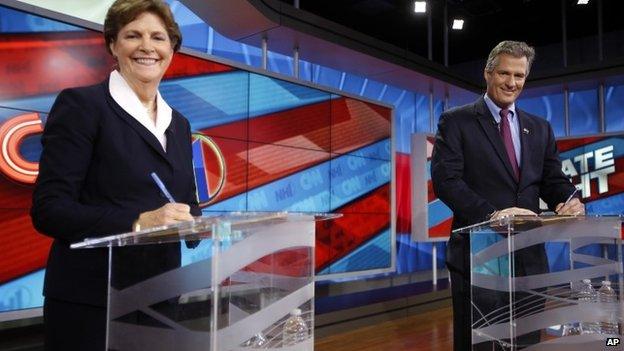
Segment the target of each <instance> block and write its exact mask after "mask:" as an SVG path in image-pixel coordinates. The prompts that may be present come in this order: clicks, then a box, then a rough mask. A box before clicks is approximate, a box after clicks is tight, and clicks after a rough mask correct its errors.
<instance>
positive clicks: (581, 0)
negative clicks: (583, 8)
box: [576, 0, 589, 5]
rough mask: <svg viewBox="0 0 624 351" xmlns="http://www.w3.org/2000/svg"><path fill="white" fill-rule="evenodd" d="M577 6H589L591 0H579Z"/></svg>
mask: <svg viewBox="0 0 624 351" xmlns="http://www.w3.org/2000/svg"><path fill="white" fill-rule="evenodd" d="M576 4H577V5H587V4H589V0H578V2H577V3H576Z"/></svg>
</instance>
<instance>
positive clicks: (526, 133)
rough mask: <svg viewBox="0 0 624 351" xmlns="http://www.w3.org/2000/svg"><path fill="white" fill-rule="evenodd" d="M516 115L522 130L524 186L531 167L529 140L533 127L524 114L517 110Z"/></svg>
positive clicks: (521, 167)
mask: <svg viewBox="0 0 624 351" xmlns="http://www.w3.org/2000/svg"><path fill="white" fill-rule="evenodd" d="M516 113H517V114H518V127H519V129H520V159H521V161H520V182H519V183H520V185H522V183H523V182H522V181H523V180H524V179H525V176H524V175H525V174H528V172H527V171H528V167H529V166H530V165H531V162H530V160H529V144H530V142H529V138H530V137H531V129H532V126H531V124H530V121H529V119H528V118H527V117H526V115H525V114H524V112H522V111H520V110H519V109H518V108H516Z"/></svg>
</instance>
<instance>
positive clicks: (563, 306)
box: [455, 216, 624, 351]
mask: <svg viewBox="0 0 624 351" xmlns="http://www.w3.org/2000/svg"><path fill="white" fill-rule="evenodd" d="M455 233H459V234H460V235H469V236H470V283H471V286H470V289H471V291H470V293H471V304H472V306H471V309H472V311H471V313H472V326H471V327H472V350H520V349H522V350H527V351H529V350H566V351H574V350H583V351H588V350H603V349H613V350H621V349H622V345H621V343H619V344H618V341H615V339H614V338H618V337H619V336H620V334H621V331H622V330H621V328H622V316H623V313H622V309H623V307H624V305H623V304H622V301H623V300H622V291H623V290H622V284H623V280H622V272H623V270H622V242H621V233H622V221H621V218H620V217H616V216H612V217H597V216H594V217H592V216H574V217H568V216H539V217H526V216H516V217H513V216H512V217H506V218H503V219H502V220H497V221H489V222H484V223H479V224H476V225H473V226H470V227H466V228H461V229H458V230H456V231H455ZM614 344H615V345H614ZM608 345H611V346H615V347H610V348H609V347H607V346H608Z"/></svg>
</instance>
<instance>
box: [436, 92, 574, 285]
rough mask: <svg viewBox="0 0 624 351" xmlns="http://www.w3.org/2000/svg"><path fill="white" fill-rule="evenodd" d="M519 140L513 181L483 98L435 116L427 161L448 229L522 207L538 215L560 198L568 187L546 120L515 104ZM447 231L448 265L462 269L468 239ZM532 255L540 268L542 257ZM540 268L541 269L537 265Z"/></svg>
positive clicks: (567, 194) (562, 199)
mask: <svg viewBox="0 0 624 351" xmlns="http://www.w3.org/2000/svg"><path fill="white" fill-rule="evenodd" d="M516 113H517V117H518V118H519V127H520V140H521V164H520V180H519V182H516V180H515V178H514V176H513V170H512V168H511V163H510V161H509V158H508V156H507V152H506V150H505V146H504V144H503V140H502V138H501V136H500V134H499V129H498V126H497V124H496V121H495V119H494V117H493V116H492V113H491V112H490V110H489V109H488V108H487V105H486V104H485V101H484V99H483V97H481V98H479V99H478V100H477V101H476V102H474V103H473V104H468V105H465V106H462V107H459V108H454V109H450V110H448V111H446V112H444V113H443V114H442V115H441V116H440V122H439V126H438V132H437V134H436V141H435V145H434V148H433V154H432V160H431V175H432V181H433V188H434V191H435V193H436V195H437V196H438V198H440V200H442V201H443V202H444V203H445V204H446V205H447V206H449V207H450V209H451V210H452V211H453V229H457V228H461V227H464V226H468V225H471V224H475V223H478V222H481V221H484V220H486V219H487V218H488V215H490V214H491V213H493V212H494V211H496V210H502V209H504V208H508V207H522V208H527V209H529V210H532V211H533V212H536V213H539V212H540V209H539V198H542V199H543V200H544V201H545V202H546V203H547V204H548V207H549V208H551V209H554V208H555V206H556V205H557V204H558V203H560V202H564V201H565V200H566V198H567V197H568V196H569V195H570V194H571V193H572V192H573V191H574V186H573V185H572V184H571V183H570V180H569V179H568V178H567V177H566V176H565V175H564V174H563V172H562V171H561V163H560V161H559V155H558V152H557V146H556V143H555V137H554V134H553V131H552V129H551V127H550V124H549V123H548V122H547V121H545V120H543V119H541V118H538V117H536V116H532V115H530V114H528V113H526V112H524V111H522V110H520V109H518V108H516ZM465 239H466V238H462V237H461V236H459V235H452V236H451V240H450V241H449V247H448V250H447V254H448V256H449V257H447V262H448V264H449V266H450V267H449V268H450V269H456V270H458V271H460V272H463V270H464V269H468V268H469V267H466V262H467V261H466V256H467V255H468V251H467V250H468V249H469V247H468V245H469V244H468V242H467V240H465ZM537 256H542V257H535V258H536V260H537V261H541V262H536V263H537V264H536V265H535V267H539V268H538V271H535V272H529V271H527V272H524V273H525V274H535V273H539V272H543V271H544V269H547V265H546V267H544V265H545V264H547V263H546V261H545V259H546V258H545V257H544V255H543V254H542V255H537ZM540 266H541V267H540Z"/></svg>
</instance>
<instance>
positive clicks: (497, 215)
mask: <svg viewBox="0 0 624 351" xmlns="http://www.w3.org/2000/svg"><path fill="white" fill-rule="evenodd" d="M512 215H513V216H537V213H535V212H533V211H531V210H528V209H526V208H520V207H508V208H506V209H504V210H500V211H496V212H494V213H492V215H491V216H490V219H491V220H499V219H501V218H503V217H507V216H512Z"/></svg>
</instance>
